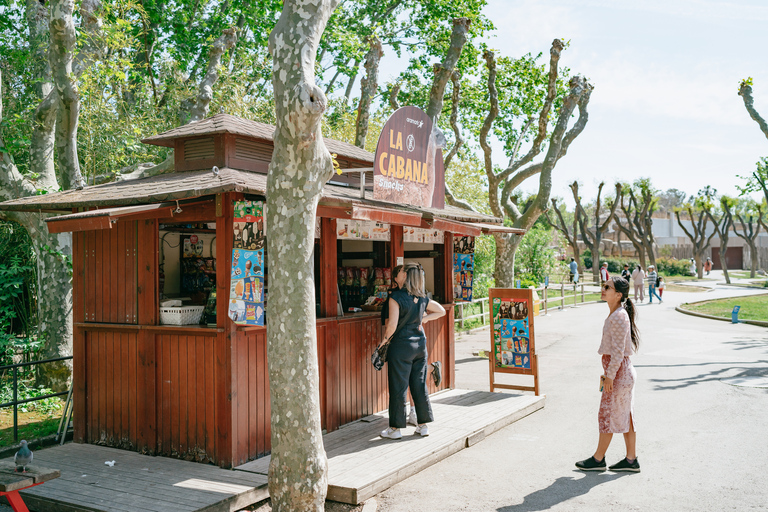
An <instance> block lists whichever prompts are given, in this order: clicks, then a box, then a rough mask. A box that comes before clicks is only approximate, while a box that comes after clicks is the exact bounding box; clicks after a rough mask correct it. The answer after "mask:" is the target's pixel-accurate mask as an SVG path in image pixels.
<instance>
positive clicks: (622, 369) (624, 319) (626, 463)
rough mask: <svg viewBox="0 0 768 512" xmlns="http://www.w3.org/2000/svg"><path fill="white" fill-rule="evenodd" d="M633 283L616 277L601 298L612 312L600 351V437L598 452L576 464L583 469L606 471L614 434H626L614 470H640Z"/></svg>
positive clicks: (606, 286) (637, 335)
mask: <svg viewBox="0 0 768 512" xmlns="http://www.w3.org/2000/svg"><path fill="white" fill-rule="evenodd" d="M628 295H629V283H628V282H627V281H626V280H625V279H623V278H621V277H612V278H610V279H608V281H606V282H605V284H604V285H603V289H602V292H601V298H602V299H603V300H604V301H605V302H606V303H607V304H608V307H609V308H610V310H611V312H610V314H609V315H608V318H607V319H606V320H605V324H604V325H603V339H602V341H601V342H600V349H599V350H598V351H597V352H598V354H602V356H603V370H604V371H605V374H604V375H603V376H602V377H601V379H602V392H603V396H602V399H601V400H600V412H599V413H598V416H597V418H598V426H599V431H600V438H599V440H598V443H597V450H595V454H594V455H593V456H592V457H590V458H588V459H585V460H583V461H580V462H577V463H576V467H577V468H579V469H581V470H582V471H605V469H606V464H605V452H606V451H607V450H608V446H609V445H610V444H611V439H612V438H613V434H624V443H625V444H626V445H627V456H626V458H624V460H622V461H620V462H618V463H616V464H614V465H612V466H610V467H609V468H608V469H610V470H611V471H632V472H639V471H640V463H639V462H638V461H637V453H636V452H635V441H636V433H635V418H634V412H635V411H634V395H635V379H636V376H637V374H636V373H635V368H634V367H633V366H632V361H630V359H629V356H631V355H632V354H633V353H634V352H636V351H637V347H638V343H639V334H638V332H637V325H636V324H635V306H634V304H633V303H632V300H631V299H630V298H629V296H628Z"/></svg>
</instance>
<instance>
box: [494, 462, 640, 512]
mask: <svg viewBox="0 0 768 512" xmlns="http://www.w3.org/2000/svg"><path fill="white" fill-rule="evenodd" d="M575 472H576V473H578V474H580V475H584V476H583V478H575V477H572V476H561V477H560V478H558V479H557V480H555V481H554V482H552V483H551V484H550V485H549V487H547V488H546V489H541V490H538V491H535V492H532V493H531V494H529V495H528V496H526V497H525V498H523V502H522V503H521V504H519V505H509V506H506V507H501V508H498V509H496V510H498V511H499V512H534V511H538V510H549V509H550V508H552V507H554V506H555V505H557V504H558V503H562V502H564V501H568V500H569V499H571V498H575V497H577V496H582V495H584V494H587V493H588V492H589V491H590V490H591V489H592V488H593V487H597V486H598V485H601V484H605V483H608V482H611V481H613V480H616V479H617V478H621V477H623V476H629V475H630V473H582V472H580V471H575Z"/></svg>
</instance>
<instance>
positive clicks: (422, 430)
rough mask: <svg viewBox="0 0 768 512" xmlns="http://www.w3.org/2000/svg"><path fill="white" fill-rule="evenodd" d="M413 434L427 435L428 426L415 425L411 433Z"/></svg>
mask: <svg viewBox="0 0 768 512" xmlns="http://www.w3.org/2000/svg"><path fill="white" fill-rule="evenodd" d="M413 434H414V435H417V434H418V435H420V436H421V437H427V436H428V435H429V427H427V426H426V425H421V426H418V427H416V432H414V433H413Z"/></svg>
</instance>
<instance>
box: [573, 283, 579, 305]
mask: <svg viewBox="0 0 768 512" xmlns="http://www.w3.org/2000/svg"><path fill="white" fill-rule="evenodd" d="M577 286H578V285H577V284H576V283H573V307H576V304H578V302H577V301H578V300H579V294H578V293H576V287H577Z"/></svg>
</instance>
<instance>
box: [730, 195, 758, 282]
mask: <svg viewBox="0 0 768 512" xmlns="http://www.w3.org/2000/svg"><path fill="white" fill-rule="evenodd" d="M755 210H757V219H756V220H754V224H753V219H754V216H753V215H751V214H750V215H749V218H748V220H747V221H746V222H745V221H744V218H743V217H742V215H741V213H736V219H737V220H738V221H739V224H741V233H739V230H738V228H737V227H736V223H734V225H733V232H734V234H735V235H736V236H738V237H739V238H741V239H742V240H744V241H745V242H746V243H747V245H749V257H750V266H749V277H755V275H756V274H757V265H758V254H757V237H758V235H760V228H761V227H762V226H763V223H762V219H763V210H762V207H761V206H759V205H757V206H755Z"/></svg>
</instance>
